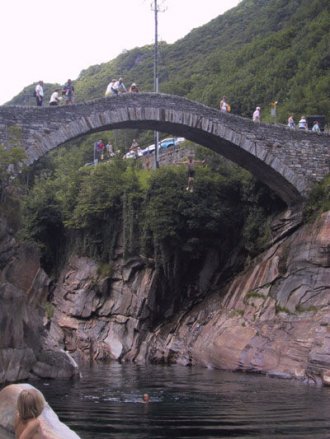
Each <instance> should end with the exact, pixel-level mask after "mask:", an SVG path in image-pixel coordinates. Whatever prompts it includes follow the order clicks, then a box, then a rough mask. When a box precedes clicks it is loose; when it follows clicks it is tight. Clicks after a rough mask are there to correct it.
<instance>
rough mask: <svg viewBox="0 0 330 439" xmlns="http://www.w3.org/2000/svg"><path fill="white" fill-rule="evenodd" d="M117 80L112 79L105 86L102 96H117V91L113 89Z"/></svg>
mask: <svg viewBox="0 0 330 439" xmlns="http://www.w3.org/2000/svg"><path fill="white" fill-rule="evenodd" d="M116 82H117V79H112V80H111V81H110V82H109V84H108V85H107V89H106V90H105V94H104V96H115V95H117V94H118V90H116V89H115V84H116Z"/></svg>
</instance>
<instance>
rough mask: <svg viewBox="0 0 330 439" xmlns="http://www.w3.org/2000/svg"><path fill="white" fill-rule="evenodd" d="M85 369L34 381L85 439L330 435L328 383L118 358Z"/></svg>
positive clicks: (320, 437)
mask: <svg viewBox="0 0 330 439" xmlns="http://www.w3.org/2000/svg"><path fill="white" fill-rule="evenodd" d="M82 373H83V376H82V378H81V379H80V380H78V381H73V382H71V381H45V380H42V381H40V382H36V383H35V382H33V384H34V385H35V386H36V387H38V388H39V389H40V390H41V391H42V392H43V394H44V395H45V397H46V399H47V400H48V402H49V404H50V405H51V407H52V408H53V409H54V410H55V412H56V413H57V414H58V415H59V417H60V419H61V420H62V421H63V422H65V423H66V424H67V425H69V427H71V428H72V429H73V430H75V431H76V432H77V433H78V434H79V435H80V436H81V438H82V439H92V438H93V439H95V438H114V439H133V438H134V439H151V438H152V439H157V438H159V439H163V438H182V439H183V438H185V439H192V438H203V439H216V438H239V439H246V438H258V439H266V438H267V439H272V438H274V439H275V438H276V439H278V438H292V439H300V438H308V439H311V438H313V439H327V438H330V389H329V388H322V387H316V386H308V385H305V384H302V383H299V382H295V381H289V380H280V379H276V378H268V377H265V376H259V375H250V374H241V373H231V372H223V371H219V370H209V369H203V368H186V367H183V366H144V367H139V366H136V365H132V364H123V365H121V364H117V363H114V364H111V365H101V366H94V367H92V368H86V369H83V371H82ZM144 393H148V394H149V395H150V402H149V403H144V402H143V400H142V395H143V394H144Z"/></svg>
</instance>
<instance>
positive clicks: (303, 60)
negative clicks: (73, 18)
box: [10, 0, 330, 122]
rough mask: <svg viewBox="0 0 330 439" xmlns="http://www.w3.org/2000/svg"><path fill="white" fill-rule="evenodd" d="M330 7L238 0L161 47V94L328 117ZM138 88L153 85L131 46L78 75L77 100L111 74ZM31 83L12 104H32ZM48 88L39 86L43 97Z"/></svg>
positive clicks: (149, 54)
mask: <svg viewBox="0 0 330 439" xmlns="http://www.w3.org/2000/svg"><path fill="white" fill-rule="evenodd" d="M329 24H330V8H329V3H328V1H327V0H290V2H287V1H286V0H243V1H242V2H241V3H240V4H239V5H238V6H237V7H236V8H234V9H232V10H230V11H228V12H227V13H225V14H223V15H221V16H219V17H217V18H215V19H214V20H212V21H211V22H209V23H208V24H206V25H204V26H202V27H200V28H197V29H194V30H193V31H192V32H190V33H189V34H188V35H187V36H186V37H185V38H183V39H181V40H179V41H177V42H176V43H174V44H171V45H169V44H166V43H161V44H160V62H159V77H160V91H162V92H164V93H174V94H177V95H181V96H186V97H188V98H190V99H193V100H197V101H200V102H203V103H205V104H207V105H210V106H218V101H219V98H220V97H221V96H222V95H226V96H227V97H228V99H229V101H230V103H231V106H232V111H233V112H235V113H237V114H241V115H243V116H248V117H249V116H250V115H251V112H252V111H253V109H254V107H255V106H256V105H260V106H261V107H262V108H263V110H264V112H263V117H264V120H267V119H270V115H269V113H270V103H271V102H272V101H273V100H277V101H278V102H279V105H278V113H279V120H280V121H282V122H285V121H286V119H287V115H288V113H291V112H292V113H294V114H295V116H296V117H299V116H300V114H301V113H307V114H316V113H317V114H325V115H326V117H327V120H329V116H330V103H329V102H330V101H329V90H330V75H329V66H330V52H329V47H330V34H329ZM119 75H120V76H123V77H124V79H125V82H126V85H129V84H130V83H131V82H133V81H134V82H137V83H138V84H139V86H140V88H141V89H142V90H146V91H149V90H152V87H153V47H152V46H145V47H137V48H134V49H132V50H129V51H127V52H125V53H122V54H120V55H119V56H118V57H117V58H116V59H114V60H111V61H109V62H108V63H104V64H101V65H96V66H91V67H89V68H87V69H86V70H83V71H82V72H81V74H80V76H79V78H78V79H77V80H76V81H75V84H76V91H77V100H88V99H92V98H97V97H100V96H103V95H104V91H105V88H106V85H107V83H108V82H109V80H110V79H111V78H112V77H118V76H119ZM32 88H33V87H32V85H30V86H28V87H26V88H25V89H24V90H23V92H22V93H21V94H20V95H18V96H17V97H15V98H14V99H13V100H12V101H11V102H10V103H11V104H27V103H31V104H32V103H33V100H32V93H31V90H32ZM52 88H53V87H52V86H51V85H50V84H47V85H46V89H47V91H48V93H50V92H51V89H52Z"/></svg>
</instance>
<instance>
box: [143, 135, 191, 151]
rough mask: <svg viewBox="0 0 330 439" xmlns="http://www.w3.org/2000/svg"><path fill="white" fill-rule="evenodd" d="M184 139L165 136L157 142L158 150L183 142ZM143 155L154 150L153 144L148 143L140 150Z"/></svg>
mask: <svg viewBox="0 0 330 439" xmlns="http://www.w3.org/2000/svg"><path fill="white" fill-rule="evenodd" d="M185 140H186V139H185V138H184V137H166V138H165V139H163V140H161V141H160V142H159V144H158V149H159V150H162V149H163V150H164V149H167V148H170V147H171V146H177V145H179V144H180V143H182V142H184V141H185ZM142 152H143V155H147V154H151V153H153V152H155V144H152V145H149V146H147V147H146V148H144V149H143V150H142Z"/></svg>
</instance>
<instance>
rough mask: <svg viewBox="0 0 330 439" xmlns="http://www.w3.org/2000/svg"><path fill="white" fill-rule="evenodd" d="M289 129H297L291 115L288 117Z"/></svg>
mask: <svg viewBox="0 0 330 439" xmlns="http://www.w3.org/2000/svg"><path fill="white" fill-rule="evenodd" d="M288 127H289V128H291V129H294V128H295V127H296V124H295V122H294V119H293V115H292V114H290V116H289V117H288Z"/></svg>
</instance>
